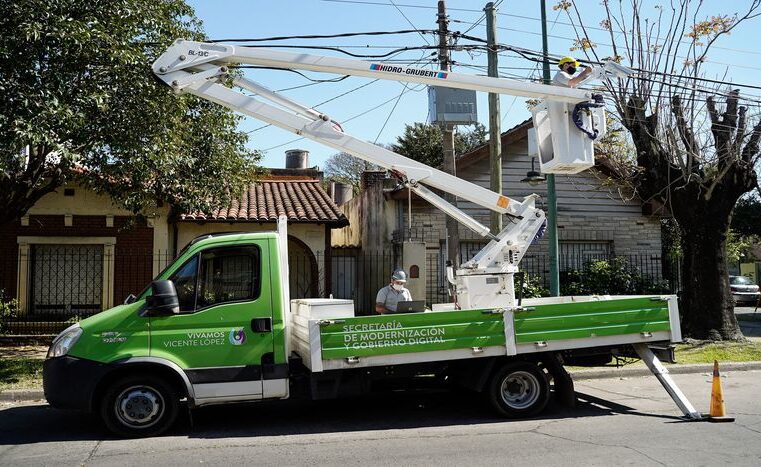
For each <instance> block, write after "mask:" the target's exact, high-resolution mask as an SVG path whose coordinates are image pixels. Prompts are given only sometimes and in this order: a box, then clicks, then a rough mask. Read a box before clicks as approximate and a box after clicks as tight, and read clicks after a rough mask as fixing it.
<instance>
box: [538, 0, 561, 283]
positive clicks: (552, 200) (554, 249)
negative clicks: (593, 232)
mask: <svg viewBox="0 0 761 467" xmlns="http://www.w3.org/2000/svg"><path fill="white" fill-rule="evenodd" d="M540 1H541V7H542V52H543V60H542V65H543V66H542V69H543V70H542V71H543V72H544V84H551V83H552V78H550V56H549V52H548V50H547V7H546V5H545V0H540ZM547 242H548V243H549V246H550V248H549V257H550V295H552V296H554V297H558V296H560V271H559V269H558V199H557V195H556V194H555V174H547Z"/></svg>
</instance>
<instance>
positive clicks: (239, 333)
mask: <svg viewBox="0 0 761 467" xmlns="http://www.w3.org/2000/svg"><path fill="white" fill-rule="evenodd" d="M245 342H246V331H244V330H243V328H240V329H234V328H233V329H232V330H230V343H231V344H232V345H243V344H244V343H245Z"/></svg>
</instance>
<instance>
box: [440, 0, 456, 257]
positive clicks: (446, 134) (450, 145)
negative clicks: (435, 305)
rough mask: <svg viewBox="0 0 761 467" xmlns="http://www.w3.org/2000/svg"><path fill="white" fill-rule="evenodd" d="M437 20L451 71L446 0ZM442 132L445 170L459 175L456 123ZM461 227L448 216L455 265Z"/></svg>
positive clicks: (450, 250)
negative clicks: (455, 136) (455, 142)
mask: <svg viewBox="0 0 761 467" xmlns="http://www.w3.org/2000/svg"><path fill="white" fill-rule="evenodd" d="M436 22H437V23H438V24H439V67H440V68H441V70H443V71H450V61H449V19H448V17H447V5H446V2H445V1H444V0H439V9H438V15H437V18H436ZM441 132H442V135H443V140H442V146H443V147H444V167H443V168H444V172H447V173H450V174H452V175H457V173H456V169H455V163H454V158H455V152H454V125H450V124H448V123H443V124H442V127H441ZM446 200H447V201H449V202H450V203H451V204H452V205H453V206H455V207H456V206H457V198H456V197H455V196H452V195H449V194H447V196H446ZM459 228H460V226H459V225H458V223H457V221H456V220H455V219H454V218H452V217H450V216H446V233H447V258H448V260H449V261H451V262H452V264H453V265H454V266H455V267H457V266H458V265H459V264H460V231H459Z"/></svg>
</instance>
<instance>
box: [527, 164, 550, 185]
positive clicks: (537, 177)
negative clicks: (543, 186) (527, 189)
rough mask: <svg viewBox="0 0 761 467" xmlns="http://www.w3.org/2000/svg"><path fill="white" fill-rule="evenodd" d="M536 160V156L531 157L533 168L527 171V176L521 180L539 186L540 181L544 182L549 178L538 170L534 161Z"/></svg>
mask: <svg viewBox="0 0 761 467" xmlns="http://www.w3.org/2000/svg"><path fill="white" fill-rule="evenodd" d="M535 161H536V158H534V157H532V158H531V170H529V171H528V172H526V178H524V179H523V180H521V182H523V183H528V184H529V185H531V186H537V185H539V184H540V183H544V182H545V181H546V180H547V178H546V177H545V176H544V175H542V173H541V172H537V170H536V167H535V166H534V162H535Z"/></svg>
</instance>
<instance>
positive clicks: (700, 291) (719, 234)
mask: <svg viewBox="0 0 761 467" xmlns="http://www.w3.org/2000/svg"><path fill="white" fill-rule="evenodd" d="M703 219H705V217H703ZM680 225H682V226H684V227H682V251H683V255H684V256H683V259H682V295H681V300H680V306H679V308H680V311H681V314H682V330H683V331H684V333H685V335H686V336H687V337H692V338H695V339H711V340H722V339H731V340H739V339H742V338H743V335H742V332H741V331H740V327H739V326H738V324H737V319H736V318H735V312H734V305H733V303H732V296H731V293H730V289H729V275H728V270H727V253H726V251H727V227H726V226H722V225H716V223H711V222H710V221H709V222H703V223H701V222H695V221H694V220H693V221H692V222H691V223H690V222H684V223H681V224H680Z"/></svg>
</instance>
